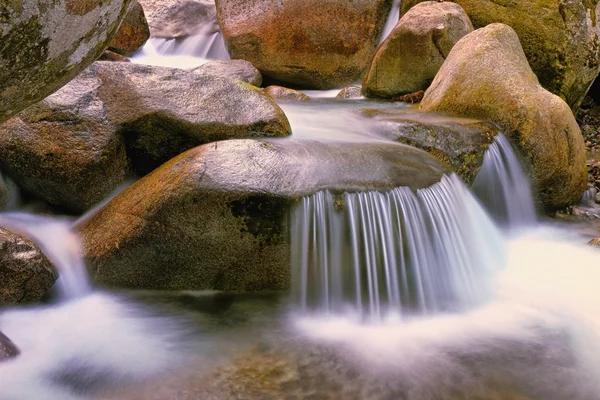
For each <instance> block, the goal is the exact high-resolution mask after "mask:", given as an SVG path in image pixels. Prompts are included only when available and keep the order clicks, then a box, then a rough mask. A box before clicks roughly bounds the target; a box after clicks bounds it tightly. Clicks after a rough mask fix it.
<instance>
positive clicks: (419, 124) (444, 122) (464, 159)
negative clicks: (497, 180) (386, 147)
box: [361, 109, 500, 184]
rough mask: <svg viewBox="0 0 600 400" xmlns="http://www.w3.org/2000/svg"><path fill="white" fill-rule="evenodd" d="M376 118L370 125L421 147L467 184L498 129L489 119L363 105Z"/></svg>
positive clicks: (402, 140) (395, 138)
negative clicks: (368, 107)
mask: <svg viewBox="0 0 600 400" xmlns="http://www.w3.org/2000/svg"><path fill="white" fill-rule="evenodd" d="M361 114H362V115H364V116H366V117H369V118H372V119H373V120H374V121H376V124H375V127H374V129H375V130H376V131H377V132H378V133H380V134H382V135H383V136H385V137H386V138H388V139H391V140H394V141H397V142H399V143H404V144H407V145H410V146H414V147H417V148H419V149H421V150H425V151H426V152H428V153H429V154H431V155H432V156H433V157H435V158H436V159H437V160H438V161H439V162H440V163H442V164H444V165H446V166H447V167H448V168H450V169H452V170H453V171H454V172H456V173H457V174H458V176H460V177H461V178H462V179H463V181H465V182H466V183H467V184H471V183H472V182H473V180H474V179H475V176H477V173H478V172H479V168H480V167H481V164H482V162H483V156H484V154H485V151H486V150H487V148H488V145H489V144H490V143H492V141H493V140H494V137H495V136H496V135H497V134H498V133H499V132H500V130H499V128H498V127H497V126H495V125H494V124H492V123H489V122H485V121H479V120H473V119H468V118H463V119H460V118H451V117H448V116H444V115H436V114H431V115H422V114H420V113H418V112H413V113H410V112H407V111H406V110H376V109H363V110H362V111H361Z"/></svg>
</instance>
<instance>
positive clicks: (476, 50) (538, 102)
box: [420, 24, 587, 209]
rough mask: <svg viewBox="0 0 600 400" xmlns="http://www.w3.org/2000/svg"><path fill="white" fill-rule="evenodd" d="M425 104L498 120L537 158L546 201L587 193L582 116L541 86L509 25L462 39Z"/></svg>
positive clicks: (536, 176)
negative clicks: (577, 117)
mask: <svg viewBox="0 0 600 400" xmlns="http://www.w3.org/2000/svg"><path fill="white" fill-rule="evenodd" d="M420 107H421V109H422V110H425V111H443V112H448V113H453V114H457V115H462V116H469V117H473V118H480V119H483V120H490V121H493V122H496V123H497V124H498V125H499V126H500V127H501V128H503V129H504V131H505V133H506V134H507V135H509V136H511V137H512V138H513V139H514V143H516V144H517V145H518V146H519V147H520V148H521V150H522V151H523V153H524V155H525V156H526V159H527V160H528V161H529V163H530V164H531V167H532V178H533V183H534V185H535V187H537V190H538V194H539V200H540V201H541V202H542V204H543V205H544V206H546V207H547V208H549V209H552V208H558V207H563V206H566V205H568V204H571V203H574V202H576V201H578V200H579V199H580V198H581V195H582V193H583V191H584V190H585V187H586V181H587V172H586V166H585V148H584V143H583V138H582V136H581V132H580V130H579V127H578V126H577V122H576V121H575V118H574V116H573V113H572V112H571V109H570V108H569V106H568V105H567V104H566V103H565V102H564V101H563V100H562V99H561V98H559V97H558V96H556V95H554V94H552V93H550V92H548V91H547V90H545V89H544V88H542V87H541V86H540V84H539V82H538V80H537V78H536V76H535V74H534V73H533V71H532V70H531V68H530V67H529V64H528V63H527V58H526V57H525V54H524V53H523V49H522V48H521V45H520V43H519V38H518V37H517V35H516V33H515V31H514V30H513V29H512V28H510V27H509V26H507V25H504V24H491V25H488V26H487V27H485V28H481V29H478V30H476V31H474V32H472V33H470V34H469V35H467V36H465V37H464V38H463V39H461V40H460V41H459V42H458V43H457V44H456V45H455V46H454V48H453V49H452V51H451V52H450V54H449V56H448V58H447V59H446V62H445V63H444V65H443V66H442V68H441V69H440V71H439V73H438V74H437V76H436V77H435V79H434V81H433V83H432V84H431V86H430V87H429V89H428V90H427V91H426V92H425V96H424V98H423V101H422V102H421V106H420Z"/></svg>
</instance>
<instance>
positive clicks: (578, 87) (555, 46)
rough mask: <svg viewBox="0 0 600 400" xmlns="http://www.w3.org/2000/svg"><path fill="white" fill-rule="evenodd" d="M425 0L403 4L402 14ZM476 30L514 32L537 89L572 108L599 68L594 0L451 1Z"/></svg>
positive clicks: (598, 11)
mask: <svg viewBox="0 0 600 400" xmlns="http://www.w3.org/2000/svg"><path fill="white" fill-rule="evenodd" d="M422 1H424V0H403V1H402V4H401V14H404V13H405V12H407V11H408V10H409V9H410V8H412V7H413V6H415V5H416V4H418V3H421V2H422ZM454 2H455V3H457V4H459V5H460V6H461V7H462V8H464V10H465V11H466V13H467V14H468V15H469V17H470V18H471V21H472V22H473V26H474V27H475V28H481V27H484V26H486V25H488V24H491V23H495V22H500V23H504V24H506V25H509V26H510V27H512V28H513V29H514V30H515V32H516V33H517V35H518V37H519V39H520V41H521V45H522V46H523V50H524V51H525V55H526V56H527V60H528V61H529V64H530V65H531V68H532V69H533V72H534V73H535V74H536V75H537V77H538V78H539V81H540V83H541V85H542V86H543V87H544V88H545V89H547V90H549V91H551V92H552V93H554V94H556V95H558V96H560V97H561V98H562V99H563V100H565V101H566V102H567V104H568V105H569V106H570V107H571V109H572V110H576V109H577V108H578V107H579V105H580V104H581V102H582V101H583V98H584V96H585V94H586V92H587V91H588V88H589V87H590V85H591V84H592V82H593V81H594V79H595V78H596V75H597V74H598V67H599V66H600V25H599V24H598V15H599V14H600V6H599V5H598V1H597V0H574V1H564V0H536V1H533V0H522V1H513V0H454Z"/></svg>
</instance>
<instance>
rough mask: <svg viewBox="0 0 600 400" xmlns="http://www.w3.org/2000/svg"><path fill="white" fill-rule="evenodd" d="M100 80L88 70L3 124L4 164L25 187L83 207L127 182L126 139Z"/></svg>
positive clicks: (0, 157)
mask: <svg viewBox="0 0 600 400" xmlns="http://www.w3.org/2000/svg"><path fill="white" fill-rule="evenodd" d="M101 84H102V81H101V80H100V79H99V78H98V77H97V76H94V75H93V74H90V73H89V71H86V72H84V73H82V74H81V75H79V76H78V77H77V78H75V79H74V80H73V81H71V82H70V83H69V84H67V85H66V86H64V87H63V88H61V89H59V90H58V91H57V92H55V93H54V94H52V95H50V96H48V97H47V98H46V99H44V100H43V101H41V102H39V103H36V104H35V105H33V106H31V107H29V108H28V109H26V110H25V111H22V112H21V113H19V114H17V116H15V117H13V118H11V119H10V120H8V121H6V122H5V123H3V124H1V125H0V165H1V166H2V168H3V170H4V171H6V172H8V174H9V175H10V176H11V177H12V178H13V179H14V181H15V182H17V183H18V185H19V186H20V187H21V188H23V189H24V190H25V191H26V192H28V193H31V194H33V195H34V196H35V197H37V198H39V199H43V200H44V201H46V202H47V203H49V204H52V205H54V206H59V207H61V208H64V209H67V210H70V211H73V212H83V211H85V210H87V209H88V208H90V207H91V206H93V205H94V204H96V203H98V202H100V201H101V200H102V199H103V198H104V197H105V196H107V195H108V194H109V193H110V192H112V191H113V190H114V189H115V188H116V187H117V186H118V185H120V184H121V183H122V182H123V180H124V178H125V175H126V173H127V171H128V168H129V166H128V161H127V156H126V153H125V142H124V140H123V138H122V136H121V135H119V134H118V133H117V129H116V127H115V126H114V125H113V124H111V123H110V122H109V121H108V116H107V115H106V112H105V107H104V104H103V102H102V100H101V99H100V98H99V95H98V92H99V87H100V85H101Z"/></svg>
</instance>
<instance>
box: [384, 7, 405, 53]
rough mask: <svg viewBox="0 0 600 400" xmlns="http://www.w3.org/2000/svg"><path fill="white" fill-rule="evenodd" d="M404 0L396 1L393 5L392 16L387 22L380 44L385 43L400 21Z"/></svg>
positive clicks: (389, 16)
mask: <svg viewBox="0 0 600 400" xmlns="http://www.w3.org/2000/svg"><path fill="white" fill-rule="evenodd" d="M401 1H402V0H394V2H393V3H392V9H391V10H390V14H389V15H388V17H387V20H386V21H385V25H384V27H383V34H382V35H381V39H379V44H381V43H383V41H384V40H385V39H386V38H387V37H388V35H389V34H390V33H391V32H392V30H393V29H394V27H395V26H396V24H397V23H398V21H399V20H400V2H401Z"/></svg>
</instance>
